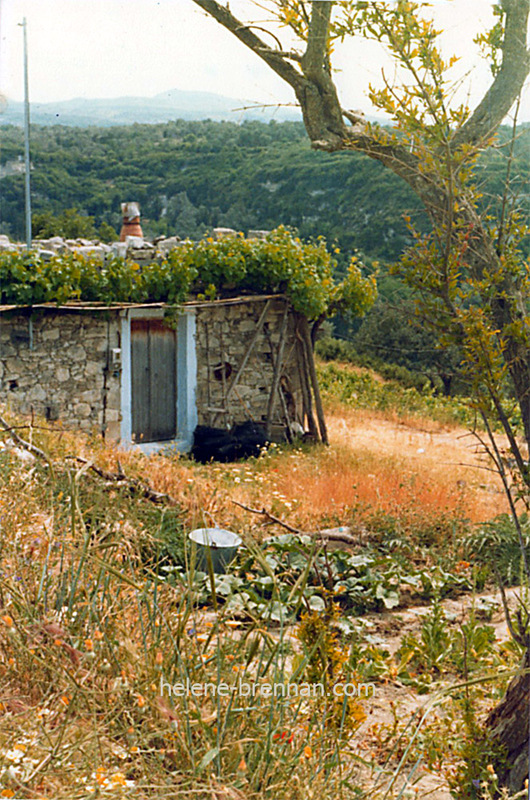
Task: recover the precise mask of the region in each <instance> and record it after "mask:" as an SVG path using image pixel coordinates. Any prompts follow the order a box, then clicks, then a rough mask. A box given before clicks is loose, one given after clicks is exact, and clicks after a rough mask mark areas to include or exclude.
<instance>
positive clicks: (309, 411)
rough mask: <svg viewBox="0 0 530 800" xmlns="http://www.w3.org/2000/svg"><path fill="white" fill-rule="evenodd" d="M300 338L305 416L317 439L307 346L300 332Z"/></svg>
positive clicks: (301, 381)
mask: <svg viewBox="0 0 530 800" xmlns="http://www.w3.org/2000/svg"><path fill="white" fill-rule="evenodd" d="M299 337H300V338H299V340H298V367H299V369H300V384H301V386H302V400H303V408H304V416H305V417H306V419H307V427H308V428H309V433H310V434H311V436H313V437H314V438H315V439H318V438H319V436H318V430H317V426H316V422H315V418H314V416H313V408H312V403H311V389H310V386H309V374H308V371H307V358H306V356H305V347H304V343H303V341H302V338H301V336H300V334H299Z"/></svg>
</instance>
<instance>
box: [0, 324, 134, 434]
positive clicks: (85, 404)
mask: <svg viewBox="0 0 530 800" xmlns="http://www.w3.org/2000/svg"><path fill="white" fill-rule="evenodd" d="M119 330H120V327H119V317H118V314H117V312H115V311H110V312H109V311H104V312H93V313H80V312H76V313H71V312H70V313H61V311H59V310H57V309H49V310H39V311H37V312H34V313H33V314H32V315H30V314H29V312H27V313H24V312H17V313H15V314H13V313H9V314H4V315H2V317H1V319H0V402H2V403H5V404H6V405H7V406H8V408H11V409H13V411H18V412H20V413H22V414H28V413H31V412H34V413H35V414H36V415H39V416H42V417H45V418H47V419H49V420H52V421H53V420H60V421H61V422H63V423H64V424H65V425H66V426H67V427H72V428H81V429H82V430H85V431H93V430H95V431H97V432H99V433H104V434H105V435H106V436H107V437H109V438H113V439H116V438H119V427H120V426H119V418H120V377H119V373H114V372H112V370H111V368H110V362H109V354H110V349H111V348H116V347H119V346H120V343H119Z"/></svg>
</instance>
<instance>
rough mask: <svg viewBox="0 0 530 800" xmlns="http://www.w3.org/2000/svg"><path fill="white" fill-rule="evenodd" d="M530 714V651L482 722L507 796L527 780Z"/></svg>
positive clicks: (516, 790)
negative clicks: (496, 752)
mask: <svg viewBox="0 0 530 800" xmlns="http://www.w3.org/2000/svg"><path fill="white" fill-rule="evenodd" d="M529 713H530V650H528V647H527V651H526V653H525V656H524V658H523V661H522V663H521V669H520V671H519V673H518V674H517V675H516V676H515V678H514V679H513V680H512V682H511V683H510V685H509V686H508V689H507V692H506V695H505V696H504V698H503V699H502V701H501V702H500V703H499V704H498V705H497V706H496V707H495V708H494V709H493V711H492V712H491V713H490V714H489V716H488V717H487V719H486V730H487V731H488V732H489V735H490V738H491V741H492V742H493V743H494V744H495V745H497V746H498V747H499V752H500V757H499V759H498V761H497V763H496V764H495V765H494V766H495V771H496V772H497V775H498V776H499V783H500V785H501V786H506V787H507V788H508V790H509V792H510V794H515V793H516V792H518V791H520V790H521V789H522V788H523V786H524V782H525V780H526V779H527V778H528V763H529V761H528V759H529V752H528V719H529Z"/></svg>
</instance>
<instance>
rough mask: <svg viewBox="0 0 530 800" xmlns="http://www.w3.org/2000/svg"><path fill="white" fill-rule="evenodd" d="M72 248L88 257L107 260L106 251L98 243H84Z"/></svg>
mask: <svg viewBox="0 0 530 800" xmlns="http://www.w3.org/2000/svg"><path fill="white" fill-rule="evenodd" d="M72 250H73V252H74V253H77V254H78V255H80V256H85V257H86V258H96V259H97V260H98V261H104V260H105V255H106V251H105V250H104V248H103V247H102V246H101V245H98V244H90V245H82V246H80V247H74V248H72Z"/></svg>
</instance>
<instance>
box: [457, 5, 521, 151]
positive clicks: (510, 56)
mask: <svg viewBox="0 0 530 800" xmlns="http://www.w3.org/2000/svg"><path fill="white" fill-rule="evenodd" d="M502 7H503V10H504V11H505V13H506V24H505V30H504V39H503V44H502V65H501V68H500V70H499V72H498V73H497V75H496V76H495V79H494V81H493V83H492V84H491V86H490V88H489V89H488V91H487V92H486V94H485V95H484V97H483V98H482V100H481V102H480V103H479V104H478V106H477V107H476V109H475V111H474V112H473V114H472V115H471V117H470V118H469V120H468V121H467V122H466V123H465V125H463V126H462V128H460V130H459V131H457V133H456V134H455V136H454V139H453V145H456V146H460V145H462V144H473V145H480V144H481V143H483V142H485V141H486V140H487V139H488V138H490V137H491V136H492V134H493V133H494V132H495V131H496V129H497V127H498V126H499V125H500V124H501V122H502V120H503V119H504V117H505V116H506V114H508V112H509V110H510V108H511V107H512V106H513V104H514V103H515V101H516V100H517V98H518V96H519V95H520V93H521V90H522V88H523V86H524V83H525V81H526V78H527V77H528V71H529V70H530V55H529V53H528V50H527V47H526V40H527V34H528V16H529V13H530V0H502Z"/></svg>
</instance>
